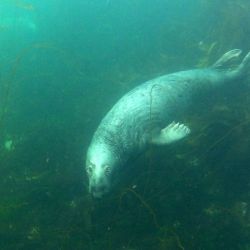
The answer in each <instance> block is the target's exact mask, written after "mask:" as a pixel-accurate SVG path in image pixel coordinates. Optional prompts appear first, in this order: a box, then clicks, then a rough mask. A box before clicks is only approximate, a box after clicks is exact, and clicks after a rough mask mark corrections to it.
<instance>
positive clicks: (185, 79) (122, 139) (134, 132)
mask: <svg viewBox="0 0 250 250" xmlns="http://www.w3.org/2000/svg"><path fill="white" fill-rule="evenodd" d="M240 54H241V50H239V49H234V50H231V51H228V52H227V53H225V54H224V55H223V56H222V57H221V58H220V59H219V60H218V61H217V62H216V63H215V64H214V65H212V66H211V67H208V68H204V69H194V70H187V71H180V72H177V73H172V74H167V75H163V76H160V77H157V78H155V79H153V80H150V81H147V82H145V83H143V84H141V85H139V86H138V87H136V88H134V89H133V90H131V91H130V92H128V93H127V94H125V95H124V96H123V97H122V98H121V99H120V100H119V101H118V102H117V103H116V104H115V105H114V106H113V108H112V109H111V110H110V111H109V112H108V113H107V115H106V116H105V117H104V118H103V120H102V121H101V123H100V125H99V127H98V128H97V130H96V132H95V133H94V136H93V138H92V141H91V144H90V146H89V148H88V151H87V158H86V171H87V175H88V179H89V192H90V193H92V194H93V196H94V197H102V196H103V195H104V194H105V193H108V192H109V191H110V189H111V187H112V186H113V184H114V182H115V179H116V178H118V177H117V176H116V175H117V174H118V173H119V172H120V168H121V166H123V165H125V163H126V162H127V161H128V160H129V159H131V158H132V156H136V155H138V154H139V153H141V152H143V151H144V150H145V149H146V148H147V147H148V146H149V145H150V144H154V145H168V144H171V143H173V142H175V141H178V140H180V139H182V138H184V137H186V136H187V135H188V134H190V131H191V130H190V128H189V127H188V126H187V125H185V124H182V123H181V122H180V120H181V119H183V116H184V115H185V114H186V112H188V111H190V110H188V108H189V109H190V106H191V104H195V105H199V101H198V100H199V98H198V97H199V96H202V95H203V94H207V93H209V92H210V91H212V90H214V89H218V88H219V87H220V86H223V85H225V84H226V83H227V82H230V81H235V80H238V79H240V78H241V77H243V76H245V75H246V74H247V71H248V69H249V65H250V52H249V53H248V54H247V55H246V56H245V58H244V59H243V60H242V62H241V63H240V64H239V63H238V64H237V65H236V64H235V59H237V58H238V57H239V55H240ZM175 121H177V122H175Z"/></svg>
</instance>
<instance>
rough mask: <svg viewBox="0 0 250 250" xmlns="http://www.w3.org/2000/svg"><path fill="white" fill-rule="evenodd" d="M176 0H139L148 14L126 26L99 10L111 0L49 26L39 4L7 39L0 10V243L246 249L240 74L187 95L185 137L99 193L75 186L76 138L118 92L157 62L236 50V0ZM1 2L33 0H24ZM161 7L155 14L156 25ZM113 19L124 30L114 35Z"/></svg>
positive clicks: (247, 107) (80, 143) (195, 62)
mask: <svg viewBox="0 0 250 250" xmlns="http://www.w3.org/2000/svg"><path fill="white" fill-rule="evenodd" d="M45 2H46V1H45ZM90 2H91V4H92V5H91V6H90V7H92V9H91V10H93V5H94V3H95V1H90ZM156 2H157V4H159V3H160V2H161V3H164V4H169V2H171V1H156ZM186 2H187V1H176V2H175V4H173V6H172V5H168V6H169V9H170V10H171V11H172V12H170V11H169V10H168V8H166V10H164V11H162V12H161V13H159V12H158V11H159V9H160V8H159V9H157V6H154V7H152V6H151V5H150V4H149V6H150V8H149V9H147V10H145V12H144V13H145V15H146V14H148V16H147V18H148V19H150V20H149V21H147V20H145V19H143V18H144V17H143V18H142V20H143V22H142V25H141V26H140V29H139V31H138V32H137V30H136V29H135V27H136V22H135V21H133V20H132V21H131V20H130V19H132V18H127V19H125V21H126V22H130V23H129V25H130V26H129V25H127V23H126V22H125V21H123V20H122V21H121V22H120V23H119V22H118V21H119V20H120V19H117V20H116V21H113V19H112V20H111V21H110V20H109V19H108V18H109V15H111V16H112V17H113V18H115V17H116V15H117V16H119V18H120V16H126V13H125V14H124V12H122V11H121V10H120V9H122V7H119V4H121V3H122V1H111V0H110V1H107V3H106V2H105V4H103V5H102V6H101V3H100V2H98V6H101V7H100V9H99V12H98V13H97V14H98V18H97V20H99V19H100V20H101V21H100V22H99V23H98V25H99V26H98V25H95V26H93V27H91V26H88V25H90V24H89V23H88V22H87V21H86V20H85V21H84V20H83V21H82V23H81V22H76V23H73V24H74V25H72V26H69V27H71V28H72V30H70V31H69V30H68V29H65V28H64V27H65V26H66V27H68V26H67V25H69V23H68V22H65V23H63V25H62V26H63V29H65V30H63V32H64V33H59V32H57V31H56V30H52V31H51V33H49V29H47V26H46V25H45V24H46V21H47V20H46V19H45V18H44V19H43V15H40V18H41V19H40V20H39V22H37V23H35V24H36V25H37V27H39V29H37V30H36V34H38V33H39V32H40V31H41V29H42V28H41V27H40V24H43V25H44V27H46V29H45V31H43V36H42V35H41V36H40V37H39V36H38V37H37V38H36V39H33V38H32V41H28V42H27V41H26V40H25V41H26V42H25V43H22V42H21V40H22V38H19V39H20V44H17V42H16V40H15V41H14V40H13V42H12V40H11V38H13V37H11V36H10V34H11V35H13V34H12V33H8V32H10V29H11V28H10V26H11V25H10V23H7V21H6V20H7V19H5V21H6V22H5V23H3V22H2V23H1V18H0V35H1V39H3V38H5V37H7V38H8V39H7V38H6V41H7V42H6V41H5V43H4V42H3V40H1V43H0V47H1V51H2V53H1V55H0V197H1V199H0V249H3V250H12V249H25V250H27V249H41V250H42V249H69V250H70V249H79V250H80V249H81V250H83V249H84V250H85V249H86V250H99V249H100V250H101V249H107V250H126V249H127V250H183V249H184V250H189V249H190V250H191V249H192V250H193V249H195V250H196V249H202V250H214V249H218V250H224V249H225V250H248V249H250V182H249V180H250V178H249V177H250V170H249V162H250V156H249V142H250V137H249V134H250V92H249V86H250V81H249V79H248V80H246V81H245V82H244V83H243V82H242V81H239V82H238V84H236V87H235V89H233V90H232V89H228V90H226V91H225V93H224V92H223V93H217V94H215V95H214V96H209V97H208V99H209V101H210V102H211V101H212V103H213V105H210V106H206V103H207V101H208V100H205V99H204V105H203V107H193V110H194V112H193V114H192V115H190V117H185V118H184V119H185V120H186V121H188V123H189V126H190V127H192V136H190V137H188V138H187V140H186V141H185V142H183V143H179V144H176V145H173V146H172V147H169V148H165V147H163V148H150V149H149V150H148V151H147V152H146V153H145V154H144V155H142V156H140V157H139V158H138V159H136V160H134V161H131V162H129V163H128V165H127V168H126V169H124V172H123V173H122V176H123V177H122V178H121V179H122V180H121V182H120V183H118V184H117V186H116V188H115V189H114V190H113V192H112V193H110V195H108V196H107V197H105V199H102V200H98V199H97V200H95V199H92V197H90V196H89V194H88V192H87V183H86V180H87V179H86V176H85V173H84V171H83V168H84V161H85V152H86V148H87V146H88V144H89V141H90V138H91V137H92V134H93V132H94V130H95V129H96V126H97V125H98V124H99V122H100V119H101V118H102V117H103V115H104V114H105V113H106V112H107V110H109V108H110V107H111V106H112V105H113V104H114V102H115V101H116V100H117V99H119V98H120V97H121V96H122V95H123V94H124V93H126V92H127V91H128V90H130V89H131V88H132V87H134V86H136V85H137V84H138V83H141V82H143V81H145V80H148V79H150V78H152V77H154V76H156V75H160V74H162V73H167V72H172V71H177V70H182V69H186V68H193V67H207V66H209V65H211V63H213V62H214V61H215V60H216V59H217V58H218V56H220V55H221V54H223V53H224V52H225V51H227V50H230V49H233V48H239V49H243V50H244V51H248V50H249V45H250V38H249V36H248V34H249V32H250V28H249V27H250V25H248V24H250V23H249V22H250V18H249V10H250V3H249V2H248V1H246V0H234V1H233V0H226V1H209V0H197V1H188V5H185V6H188V8H190V6H191V5H192V6H195V7H194V11H193V12H192V15H190V17H189V19H187V20H185V17H184V15H180V16H176V15H177V14H176V13H178V11H181V10H182V8H183V7H182V5H183V4H185V3H186ZM2 3H4V4H5V5H8V6H11V8H14V9H15V10H16V9H17V10H21V11H24V12H25V13H26V12H28V13H29V14H30V13H32V14H34V13H36V12H38V13H39V11H41V9H39V3H38V2H37V1H34V3H33V1H19V0H4V1H2V2H1V3H0V7H1V4H2ZM35 3H36V4H35ZM143 3H150V1H136V3H134V2H133V1H128V2H126V6H128V8H129V10H130V14H131V13H132V12H133V10H134V9H133V8H140V6H141V4H143ZM84 4H86V6H88V5H87V4H89V1H85V2H84ZM157 4H155V5H157ZM61 7H62V5H60V8H59V7H58V9H60V12H63V9H62V8H61ZM112 8H113V9H112ZM115 8H116V9H115ZM154 8H156V10H157V15H155V16H151V15H150V14H151V12H150V10H151V9H154ZM188 8H187V12H188ZM112 10H115V11H113V12H112ZM118 10H120V12H119V13H118V14H116V11H118ZM173 10H176V12H174V11H173ZM177 10H178V11H177ZM53 11H56V9H55V10H53ZM165 12H166V13H165ZM138 13H139V12H136V15H139V14H138ZM182 14H183V13H182ZM74 15H75V13H74ZM161 15H162V16H164V17H165V16H166V19H163V21H162V22H159V23H157V25H155V24H154V23H153V22H152V20H153V19H154V18H159V16H161ZM44 16H46V15H44ZM4 17H5V16H4ZM81 17H82V16H81ZM46 18H48V16H46ZM56 18H57V20H60V21H58V23H59V24H61V22H63V18H59V17H56ZM65 19H67V18H65ZM83 19H84V18H83ZM20 20H22V19H20ZM24 20H25V22H24V25H26V24H27V22H28V21H27V20H28V19H24ZM67 21H68V20H67ZM145 21H147V22H146V24H145ZM49 22H51V19H49ZM58 23H57V26H56V25H55V26H56V27H57V28H58V29H60V25H59V24H58ZM7 24H8V25H7ZM38 24H39V25H38ZM76 24H77V25H76ZM118 24H119V25H120V26H119V25H118ZM12 25H13V24H12ZM47 25H49V24H47ZM122 25H123V26H122ZM126 25H127V26H129V27H131V30H132V31H133V32H130V33H129V34H128V35H127V37H126V36H125V35H124V36H123V37H122V39H119V35H118V34H120V33H119V32H120V30H123V32H125V31H124V30H125V28H126V27H127V26H126ZM147 25H148V26H150V25H151V26H150V27H148V26H147ZM97 26H98V27H97ZM49 27H51V26H49ZM121 27H122V28H121ZM143 27H144V28H145V29H143ZM91 28H93V30H94V31H95V32H96V34H95V35H96V36H97V37H94V36H91V34H89V33H88V32H90V30H91ZM149 28H151V30H150V31H149V32H152V35H151V34H150V35H148V29H149ZM26 31H27V29H26ZM71 31H72V33H70V32H71ZM23 32H24V31H23ZM28 32H33V31H31V30H30V29H28ZM98 32H99V33H98ZM47 33H48V35H47V36H45V34H47ZM52 33H53V34H52ZM32 34H33V33H32ZM54 34H55V35H54ZM82 34H85V36H84V38H83V39H82V40H81V39H80V41H78V38H79V36H80V35H82ZM86 34H87V35H88V36H87V35H86ZM97 34H98V35H99V37H98V35H97ZM232 34H233V35H232ZM53 35H54V36H53ZM14 37H15V38H16V36H14ZM32 37H33V36H32ZM55 37H56V38H57V40H56V38H55ZM69 37H70V39H69ZM93 37H94V38H96V39H95V40H94V39H93ZM67 39H69V40H68V41H67ZM126 39H127V40H126ZM18 41H19V40H18ZM67 42H68V43H67ZM100 43H101V45H100ZM81 44H83V46H82V47H81ZM92 44H93V45H92ZM120 44H122V45H120ZM91 46H92V47H91ZM225 96H226V97H225Z"/></svg>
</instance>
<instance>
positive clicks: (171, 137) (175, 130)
mask: <svg viewBox="0 0 250 250" xmlns="http://www.w3.org/2000/svg"><path fill="white" fill-rule="evenodd" d="M188 134H190V129H189V128H188V127H187V126H185V125H184V124H181V123H175V122H172V123H170V124H169V125H168V126H167V127H165V128H163V129H162V130H160V132H159V133H158V134H156V135H155V136H154V137H153V138H152V143H153V144H156V145H166V144H170V143H172V142H175V141H178V140H180V139H182V138H184V137H186V136H187V135H188Z"/></svg>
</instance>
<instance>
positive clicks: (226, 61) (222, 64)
mask: <svg viewBox="0 0 250 250" xmlns="http://www.w3.org/2000/svg"><path fill="white" fill-rule="evenodd" d="M241 52H242V51H241V50H240V49H233V50H230V51H228V52H226V53H225V54H224V55H223V56H222V57H221V58H220V59H219V60H218V61H216V63H215V64H214V65H213V66H212V68H214V69H218V70H228V69H230V68H232V66H234V67H235V59H237V58H238V57H239V56H240V54H241Z"/></svg>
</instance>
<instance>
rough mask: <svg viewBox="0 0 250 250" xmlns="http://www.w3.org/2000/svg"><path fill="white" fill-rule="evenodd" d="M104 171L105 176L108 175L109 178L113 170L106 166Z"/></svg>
mask: <svg viewBox="0 0 250 250" xmlns="http://www.w3.org/2000/svg"><path fill="white" fill-rule="evenodd" d="M104 171H105V175H106V176H109V175H110V173H111V168H110V166H108V165H106V166H105V169H104Z"/></svg>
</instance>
